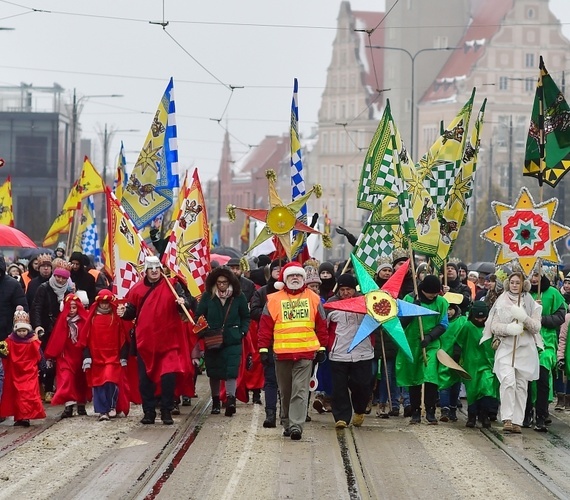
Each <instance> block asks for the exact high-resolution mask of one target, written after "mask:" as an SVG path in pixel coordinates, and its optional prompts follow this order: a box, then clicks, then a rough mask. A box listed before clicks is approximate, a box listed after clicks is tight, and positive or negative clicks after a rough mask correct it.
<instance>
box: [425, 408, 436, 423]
mask: <svg viewBox="0 0 570 500" xmlns="http://www.w3.org/2000/svg"><path fill="white" fill-rule="evenodd" d="M426 420H427V421H428V424H429V425H437V418H435V406H430V407H429V408H426Z"/></svg>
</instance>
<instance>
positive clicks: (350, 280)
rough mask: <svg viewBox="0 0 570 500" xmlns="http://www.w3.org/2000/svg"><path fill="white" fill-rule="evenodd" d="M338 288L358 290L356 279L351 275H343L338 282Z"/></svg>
mask: <svg viewBox="0 0 570 500" xmlns="http://www.w3.org/2000/svg"><path fill="white" fill-rule="evenodd" d="M336 284H337V286H338V288H341V287H343V286H346V287H348V288H354V289H355V290H356V278H355V277H354V276H353V275H352V274H349V273H344V274H341V275H340V276H339V277H338V280H337V281H336Z"/></svg>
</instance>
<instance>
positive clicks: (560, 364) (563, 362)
mask: <svg viewBox="0 0 570 500" xmlns="http://www.w3.org/2000/svg"><path fill="white" fill-rule="evenodd" d="M556 368H558V369H559V370H560V371H561V372H563V371H564V369H565V368H566V360H565V359H564V358H562V359H559V360H558V361H557V362H556Z"/></svg>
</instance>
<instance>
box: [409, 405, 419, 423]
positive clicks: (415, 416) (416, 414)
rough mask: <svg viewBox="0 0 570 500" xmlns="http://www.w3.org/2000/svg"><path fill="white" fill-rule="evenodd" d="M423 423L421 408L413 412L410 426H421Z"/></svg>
mask: <svg viewBox="0 0 570 500" xmlns="http://www.w3.org/2000/svg"><path fill="white" fill-rule="evenodd" d="M421 421H422V412H421V410H420V409H419V408H416V409H415V410H412V418H410V424H419V423H420V422H421Z"/></svg>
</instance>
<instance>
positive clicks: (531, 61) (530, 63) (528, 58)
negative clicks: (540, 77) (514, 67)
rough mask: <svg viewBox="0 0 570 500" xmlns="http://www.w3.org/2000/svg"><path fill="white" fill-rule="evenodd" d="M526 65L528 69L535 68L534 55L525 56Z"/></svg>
mask: <svg viewBox="0 0 570 500" xmlns="http://www.w3.org/2000/svg"><path fill="white" fill-rule="evenodd" d="M524 65H525V66H526V67H527V68H534V54H525V56H524Z"/></svg>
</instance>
